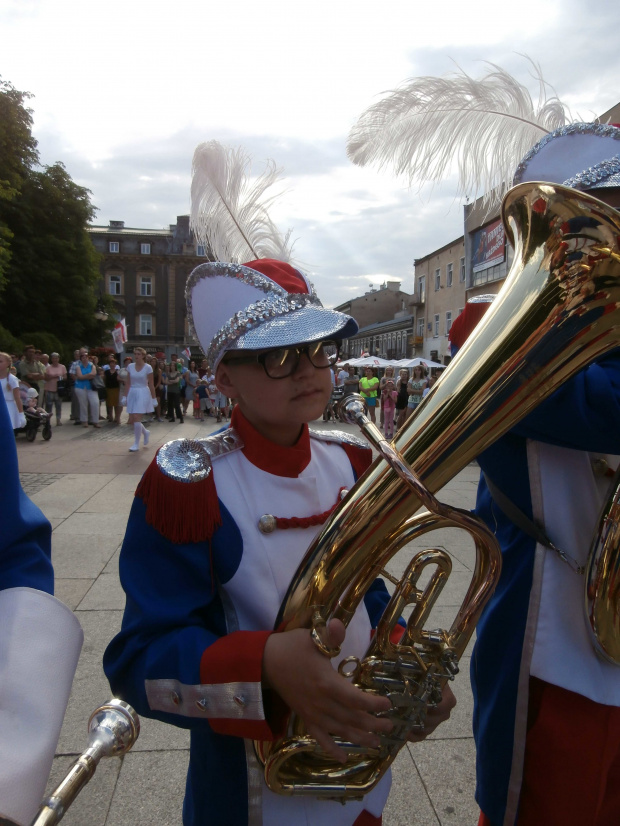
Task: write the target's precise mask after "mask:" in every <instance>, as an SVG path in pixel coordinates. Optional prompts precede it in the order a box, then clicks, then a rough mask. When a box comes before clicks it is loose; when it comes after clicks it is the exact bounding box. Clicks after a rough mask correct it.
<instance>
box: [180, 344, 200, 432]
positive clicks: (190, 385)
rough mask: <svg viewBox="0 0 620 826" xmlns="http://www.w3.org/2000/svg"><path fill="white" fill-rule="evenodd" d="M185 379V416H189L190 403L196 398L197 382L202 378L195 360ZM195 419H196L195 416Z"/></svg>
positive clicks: (185, 374)
mask: <svg viewBox="0 0 620 826" xmlns="http://www.w3.org/2000/svg"><path fill="white" fill-rule="evenodd" d="M183 378H184V379H185V391H184V393H183V415H187V408H188V407H189V403H190V401H191V400H192V399H193V398H194V393H195V392H196V382H197V381H198V379H199V378H200V376H199V375H198V369H197V367H196V362H195V361H194V360H193V359H192V360H191V361H190V363H189V366H188V368H187V371H186V372H185V373H184V375H183ZM194 418H196V417H195V416H194Z"/></svg>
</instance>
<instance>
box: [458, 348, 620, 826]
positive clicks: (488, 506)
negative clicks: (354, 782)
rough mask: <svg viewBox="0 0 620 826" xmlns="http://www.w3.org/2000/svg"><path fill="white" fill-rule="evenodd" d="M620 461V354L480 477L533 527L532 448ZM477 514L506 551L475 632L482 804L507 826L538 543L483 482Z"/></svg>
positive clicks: (495, 452)
mask: <svg viewBox="0 0 620 826" xmlns="http://www.w3.org/2000/svg"><path fill="white" fill-rule="evenodd" d="M527 439H534V440H537V441H540V442H545V443H548V444H553V445H558V446H561V447H568V448H574V449H577V450H584V451H590V452H601V453H612V454H618V453H620V351H619V350H614V351H613V352H612V353H610V354H609V355H608V356H607V357H605V358H604V359H601V360H600V361H599V362H598V363H596V364H593V365H591V366H590V367H589V368H587V369H585V370H583V371H581V372H580V373H579V374H578V375H577V376H575V377H574V378H573V379H571V380H570V381H569V382H567V383H566V384H565V385H563V386H562V387H561V388H560V389H559V390H558V391H556V392H555V393H554V394H553V395H552V396H551V397H549V398H548V399H547V400H546V401H545V402H543V403H542V404H541V405H539V407H537V408H536V409H535V410H534V411H533V412H532V413H530V414H529V415H528V416H527V417H526V419H525V420H524V421H523V422H522V423H521V424H520V425H518V426H517V427H515V428H514V429H513V430H512V431H511V432H509V433H508V434H506V435H505V436H503V437H502V438H501V439H499V440H498V441H497V442H496V443H495V444H493V445H492V446H491V447H490V448H489V449H488V450H486V451H485V452H484V453H483V454H481V455H480V456H479V457H478V461H479V464H480V467H481V469H482V471H483V472H484V473H485V474H487V475H488V476H489V478H490V479H491V480H492V481H493V482H494V483H495V484H496V485H497V486H498V487H499V488H500V489H501V490H502V491H503V492H504V493H505V494H506V495H507V496H508V497H509V498H510V499H511V500H512V501H513V503H514V504H515V505H517V507H519V508H520V509H521V510H522V511H523V512H524V513H525V514H526V515H527V516H528V517H529V518H530V519H532V500H531V494H530V486H529V476H528V463H527V454H526V440H527ZM476 513H477V515H478V516H480V517H481V518H482V519H483V520H484V521H485V523H486V524H487V525H488V526H489V528H490V529H491V530H492V531H493V532H494V533H495V535H496V537H497V539H498V540H499V542H500V545H501V548H502V563H503V567H502V573H501V577H500V581H499V584H498V587H497V589H496V591H495V593H494V595H493V597H492V598H491V600H490V602H489V603H488V605H487V606H486V608H485V610H484V612H483V614H482V617H481V619H480V621H479V623H478V627H477V642H476V646H475V648H474V652H473V657H472V662H471V680H472V686H473V692H474V737H475V740H476V800H477V802H478V804H479V805H480V808H481V809H482V811H483V812H484V813H485V814H486V815H487V817H489V818H490V820H491V823H492V825H493V826H502V824H504V816H505V808H506V801H507V796H508V782H509V778H510V774H511V768H512V761H513V746H514V728H515V717H516V708H517V693H518V692H517V687H518V677H519V669H520V664H521V656H522V650H523V642H524V635H525V625H526V619H527V615H528V608H529V600H530V590H531V587H532V575H533V567H534V554H535V542H534V540H533V539H532V538H530V537H529V536H527V535H526V534H524V533H523V532H522V531H521V530H519V528H517V527H516V526H515V525H514V524H513V523H512V522H511V521H510V520H509V519H508V517H506V516H505V515H504V513H503V512H502V511H501V509H500V508H499V507H498V506H497V505H496V504H495V503H494V502H493V500H492V498H491V496H490V493H489V490H488V488H487V486H486V483H485V480H484V476H482V477H481V480H480V484H479V488H478V497H477V503H476Z"/></svg>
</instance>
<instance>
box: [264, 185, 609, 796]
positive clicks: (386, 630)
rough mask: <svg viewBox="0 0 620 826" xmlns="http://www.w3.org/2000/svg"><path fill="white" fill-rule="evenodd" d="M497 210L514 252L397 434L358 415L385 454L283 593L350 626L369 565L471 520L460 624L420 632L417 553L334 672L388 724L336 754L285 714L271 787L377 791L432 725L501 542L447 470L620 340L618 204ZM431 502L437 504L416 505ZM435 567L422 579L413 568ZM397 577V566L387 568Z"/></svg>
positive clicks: (427, 603)
mask: <svg viewBox="0 0 620 826" xmlns="http://www.w3.org/2000/svg"><path fill="white" fill-rule="evenodd" d="M502 218H503V221H504V225H505V227H506V232H507V234H508V237H509V239H510V241H511V243H512V244H513V246H514V247H515V260H514V263H513V266H512V268H511V271H510V273H509V275H508V277H507V279H506V282H505V284H504V286H503V287H502V290H501V292H500V294H499V296H498V298H497V299H496V301H495V302H494V303H493V305H492V306H491V308H490V309H489V311H488V312H487V313H486V315H485V316H484V318H483V320H482V321H481V323H480V324H479V325H478V327H477V328H476V330H475V332H474V334H473V335H472V336H471V337H470V339H469V341H467V343H466V344H465V345H464V346H463V348H462V349H461V350H460V352H459V353H458V354H457V356H456V358H455V359H454V360H453V362H452V363H451V364H450V366H449V367H448V369H447V370H446V371H445V372H444V375H443V376H442V377H441V379H440V381H439V382H438V383H437V384H436V385H435V386H434V387H433V389H432V391H431V392H430V393H429V395H428V396H427V397H426V399H425V400H424V401H423V402H422V404H420V406H419V407H418V408H417V409H416V411H415V413H414V415H413V416H412V417H411V418H410V419H409V420H408V422H407V423H406V425H405V426H404V427H403V428H402V430H401V431H400V432H399V433H398V434H397V437H396V439H395V441H394V442H393V443H392V444H389V445H388V444H387V443H386V442H385V441H383V442H382V444H380V443H379V442H380V441H381V440H382V437H377V436H376V433H374V432H373V430H372V427H371V426H370V425H369V423H367V421H365V418H364V416H363V414H362V413H361V411H360V410H358V409H356V408H355V405H353V407H352V409H351V410H350V416H351V417H352V418H353V419H356V420H358V421H359V422H360V424H361V425H362V427H363V429H364V431H365V432H366V433H367V434H368V435H370V437H371V438H376V439H377V443H376V446H377V448H378V449H379V450H380V453H381V456H380V457H379V458H378V459H377V460H376V461H375V462H374V463H373V465H372V467H371V468H369V470H368V471H367V472H366V473H365V474H364V476H362V477H361V478H360V479H359V480H358V482H357V484H356V485H355V486H354V487H353V489H352V490H351V491H350V493H349V495H348V496H347V497H346V498H345V500H344V501H343V502H342V503H341V504H340V505H339V506H338V508H337V509H336V511H335V512H334V514H333V515H332V517H331V518H330V519H329V521H328V522H327V523H326V524H325V526H324V527H323V529H322V531H321V532H320V534H319V535H318V536H317V537H316V539H315V540H314V542H313V543H312V545H311V546H310V548H309V549H308V552H307V553H306V555H305V557H304V559H303V561H302V563H301V565H300V567H299V568H298V570H297V573H296V575H295V577H294V578H293V581H292V582H291V585H290V587H289V590H288V593H287V595H286V597H285V599H284V601H283V603H282V606H281V609H280V613H279V617H278V620H277V623H276V627H277V628H278V629H279V630H290V629H293V628H300V627H305V628H309V629H311V632H312V634H313V635H314V636H315V637H318V639H319V641H320V637H321V630H322V628H323V627H324V625H325V623H326V622H328V621H329V620H330V619H331V618H338V619H340V620H342V622H343V623H344V624H345V625H347V623H348V621H349V620H350V618H351V617H352V616H353V614H354V612H355V610H356V608H357V607H358V605H359V604H360V602H361V601H362V600H363V597H364V595H365V593H366V591H367V590H368V588H369V587H370V585H371V583H372V582H373V581H374V579H375V578H376V577H377V576H378V575H380V574H381V573H382V572H384V573H385V567H386V565H387V564H388V562H389V560H390V559H391V558H392V556H393V555H394V554H395V553H396V552H397V551H398V550H399V549H400V548H401V547H402V546H403V545H405V544H406V543H407V542H409V541H411V540H412V539H414V538H415V537H417V536H419V535H421V534H423V533H426V532H427V531H429V530H432V529H434V528H436V527H443V526H444V525H446V524H453V523H454V522H457V523H459V524H463V523H467V524H466V525H465V527H466V528H467V529H471V530H472V532H473V535H474V539H475V541H476V547H477V561H476V568H475V571H474V575H473V577H472V581H471V584H470V587H469V590H468V593H467V595H466V597H465V601H464V603H463V605H462V606H461V608H460V610H459V612H458V614H457V616H456V618H455V620H454V622H453V624H452V626H451V627H450V628H449V629H439V630H436V631H432V632H430V631H426V630H424V626H425V624H426V620H427V616H428V614H429V613H430V610H431V608H432V605H433V602H434V600H435V598H436V595H437V592H438V590H439V589H440V588H441V587H442V582H443V581H444V579H445V578H446V576H447V575H448V574H449V568H450V561H449V557H448V556H447V555H446V554H445V553H444V552H440V551H427V552H423V553H422V554H421V555H418V557H416V558H414V559H413V560H412V562H411V563H410V565H409V568H408V570H407V572H406V574H405V576H404V577H403V579H402V580H401V581H399V582H396V583H394V584H395V592H394V596H393V597H392V600H391V602H390V605H389V606H388V608H387V609H386V612H385V613H384V617H383V619H382V621H381V623H380V627H379V629H378V631H377V634H376V636H375V639H374V641H373V642H372V643H371V646H370V648H369V650H368V651H367V653H366V656H365V657H363V658H362V660H361V661H358V660H356V661H354V662H348V663H347V662H345V663H344V665H342V666H341V672H342V673H344V674H345V675H347V676H351V677H352V680H353V682H354V683H355V684H357V685H359V686H360V687H361V688H365V689H367V690H371V691H374V692H379V693H382V694H384V695H387V696H389V697H390V699H391V700H392V703H393V706H394V710H393V712H391V713H390V716H391V718H392V720H393V721H394V722H395V728H394V730H393V731H392V732H391V733H390V735H389V736H387V737H385V738H384V739H383V744H382V746H381V747H380V748H379V749H376V750H368V749H361V748H359V747H357V746H354V745H352V744H340V745H341V746H342V747H343V749H344V750H345V752H347V754H348V755H349V757H348V760H347V762H346V764H344V765H340V764H336V763H335V761H333V760H332V759H331V758H329V757H328V756H327V755H325V754H324V753H323V752H322V751H321V749H320V748H319V747H318V745H317V744H316V742H315V741H314V740H312V738H310V737H309V736H308V735H307V733H306V732H305V729H304V726H303V722H302V721H300V720H299V719H296V718H295V715H292V718H291V721H290V725H289V733H288V735H287V736H286V737H285V738H283V739H282V740H280V741H277V742H275V743H265V742H257V743H256V744H255V746H256V751H257V754H258V756H259V759H260V760H261V761H262V762H263V763H264V766H265V779H266V782H267V785H268V786H269V787H270V788H271V789H272V790H273V791H276V792H279V793H282V794H296V793H305V794H313V795H317V796H324V797H330V798H339V799H342V800H345V799H347V798H353V797H359V796H360V795H362V794H365V793H367V792H368V791H370V790H371V789H372V788H373V787H374V786H375V785H376V783H377V782H378V781H379V780H380V778H381V777H382V776H383V774H384V773H385V771H386V770H387V768H388V767H389V765H390V764H391V763H392V761H393V760H394V758H395V757H396V754H397V753H398V751H399V749H400V748H401V747H402V746H403V745H404V743H405V742H406V739H407V736H408V734H409V732H410V731H412V730H416V729H418V730H419V729H421V728H423V724H424V716H425V712H426V708H427V707H428V706H432V705H433V704H435V703H436V702H437V700H438V698H439V695H440V692H441V688H442V687H443V685H444V684H445V682H446V680H447V679H449V678H450V676H451V675H452V674H454V673H455V671H456V670H457V669H458V658H459V657H460V656H461V654H462V652H463V650H464V649H465V646H466V645H467V642H468V640H469V638H470V636H471V634H472V633H473V630H474V628H475V625H476V622H477V619H478V617H479V616H480V613H481V611H482V609H483V607H484V605H485V603H486V601H487V600H488V598H489V597H490V595H491V593H492V591H493V588H494V587H495V583H496V581H497V578H498V576H499V569H500V562H499V556H500V555H499V551H498V548H497V545H496V543H495V541H494V539H493V537H492V536H490V534H489V532H488V531H487V530H486V528H485V527H484V526H483V525H482V524H481V523H479V522H478V520H475V519H474V518H473V517H472V516H471V515H470V514H468V513H465V512H458V511H453V510H449V509H447V508H446V507H445V506H443V505H440V504H439V503H437V502H436V500H435V498H434V495H433V494H434V493H436V492H437V491H438V490H440V489H441V488H442V487H443V486H444V485H445V484H446V483H447V482H448V481H449V480H450V479H452V478H453V477H454V476H455V475H456V474H457V473H459V471H460V470H462V469H463V468H464V467H465V466H466V465H467V464H468V463H469V462H470V461H472V460H473V459H475V457H476V456H478V455H479V454H480V453H481V452H482V451H483V450H485V449H486V448H487V447H488V446H489V445H490V444H492V443H493V442H494V441H496V440H497V439H498V438H499V437H500V436H502V435H503V434H504V433H506V432H507V431H508V430H509V429H510V428H512V427H514V425H516V424H517V423H518V422H519V421H520V420H521V419H523V417H524V416H526V415H527V414H528V413H529V412H530V411H531V410H532V409H533V408H534V407H536V405H538V404H539V403H540V402H541V401H542V400H543V399H545V398H547V396H549V395H550V394H551V393H553V392H554V391H555V390H556V389H557V388H558V387H559V386H560V385H561V384H562V383H563V382H565V381H566V380H567V379H569V378H570V377H571V376H573V375H574V374H575V373H577V372H578V371H579V370H581V369H582V368H584V367H585V366H587V365H588V364H590V363H591V362H592V361H594V360H596V359H597V358H599V357H600V356H602V355H603V354H604V353H606V352H607V351H609V350H611V349H613V348H615V347H617V346H618V330H617V327H618V323H619V319H618V312H617V310H618V306H619V303H620V277H619V276H620V254H619V251H618V238H619V237H620V215H619V214H618V213H617V212H616V211H615V210H613V209H611V208H610V207H608V206H606V205H605V204H603V203H602V202H601V201H598V200H597V199H595V198H592V197H591V196H589V195H585V194H583V193H580V192H578V191H576V190H573V189H567V188H565V187H561V186H555V185H551V184H543V183H527V184H521V185H519V186H517V187H515V188H514V189H512V190H511V191H510V192H509V193H508V195H507V196H506V198H505V200H504V204H503V207H502ZM422 505H425V506H426V507H427V508H428V509H429V511H435V513H431V512H429V511H423V512H422V513H421V514H420V515H418V516H416V515H415V514H416V512H417V511H418V509H419V508H420V507H421V506H422ZM429 565H431V566H434V568H435V570H434V573H433V575H432V577H431V580H430V583H429V584H428V585H427V586H426V588H424V589H421V588H419V587H418V580H419V578H420V576H421V574H422V572H423V570H424V568H426V567H427V566H429ZM388 578H391V577H389V576H388ZM407 604H413V612H412V614H411V617H410V619H409V621H408V623H407V629H406V631H405V634H404V636H403V638H402V639H401V641H400V643H396V644H395V643H392V642H390V631H391V628H392V627H393V625H394V624H395V622H396V621H397V619H398V616H399V615H400V612H401V611H402V608H403V607H404V606H405V605H407Z"/></svg>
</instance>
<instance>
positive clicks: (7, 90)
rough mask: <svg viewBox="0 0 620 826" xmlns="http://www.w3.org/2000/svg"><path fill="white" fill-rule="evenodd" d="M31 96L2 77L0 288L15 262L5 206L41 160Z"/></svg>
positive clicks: (11, 234)
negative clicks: (5, 216)
mask: <svg viewBox="0 0 620 826" xmlns="http://www.w3.org/2000/svg"><path fill="white" fill-rule="evenodd" d="M30 97H31V96H30V95H29V94H28V93H27V92H18V91H17V89H15V88H14V87H13V86H12V85H11V84H10V83H8V82H7V81H4V80H2V79H1V78H0V289H1V288H2V285H3V283H4V279H5V274H6V269H7V266H8V263H9V261H10V259H11V240H12V238H13V233H12V232H11V230H10V228H9V227H8V226H7V224H6V222H5V220H4V217H3V212H4V209H3V207H4V206H6V204H8V203H9V202H11V201H13V200H15V198H16V197H17V196H18V195H19V193H20V192H21V189H22V184H23V182H24V180H25V179H26V178H27V176H28V174H29V172H30V170H31V169H32V167H33V166H34V165H35V164H36V163H37V162H38V160H39V156H38V153H37V142H36V140H35V139H34V138H33V136H32V110H31V109H28V108H27V107H26V105H25V102H26V100H28V98H30Z"/></svg>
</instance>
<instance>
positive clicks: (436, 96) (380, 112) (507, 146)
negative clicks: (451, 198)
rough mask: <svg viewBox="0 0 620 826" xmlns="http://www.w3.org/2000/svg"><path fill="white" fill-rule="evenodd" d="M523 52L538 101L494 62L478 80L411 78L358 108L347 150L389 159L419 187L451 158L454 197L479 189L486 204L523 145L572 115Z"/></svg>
mask: <svg viewBox="0 0 620 826" xmlns="http://www.w3.org/2000/svg"><path fill="white" fill-rule="evenodd" d="M526 59H527V60H529V62H530V64H531V66H532V73H533V76H534V77H535V79H536V80H537V82H538V87H539V98H538V104H537V106H534V104H533V102H532V98H531V96H530V93H529V91H528V90H527V88H526V87H525V86H523V85H521V84H520V83H519V82H518V81H517V80H516V79H515V78H514V77H512V75H510V74H509V73H508V72H507V71H505V70H504V69H502V68H501V67H500V66H496V65H495V64H494V63H487V64H486V65H487V66H489V67H490V71H489V72H488V74H486V75H485V76H484V77H482V78H481V79H480V80H475V79H474V78H472V77H470V76H469V75H468V74H466V73H465V72H464V71H462V70H461V69H459V70H458V71H457V72H455V73H453V74H451V75H447V76H446V77H417V78H413V79H411V80H408V81H406V82H405V83H404V84H402V85H401V86H400V87H399V88H398V89H396V90H394V91H391V92H387V93H386V95H385V97H383V99H382V100H380V101H378V102H377V103H375V104H373V105H372V106H370V107H369V108H368V109H367V110H366V111H365V112H364V113H363V114H362V115H361V117H360V118H359V120H358V122H357V123H356V124H355V126H354V127H353V128H352V129H351V132H350V133H349V140H348V143H347V153H348V155H349V157H350V158H351V160H352V161H353V163H355V164H358V165H360V166H365V165H366V164H371V163H376V164H378V165H379V166H380V167H383V166H388V165H389V166H392V167H393V169H394V171H395V172H396V173H397V174H398V175H405V176H406V177H407V178H408V180H409V184H410V185H412V184H413V183H414V182H417V183H418V184H419V185H420V186H421V185H422V184H423V183H424V182H427V181H433V182H437V181H440V180H442V179H443V178H445V177H446V176H447V174H448V173H449V172H450V170H451V169H452V168H453V164H456V165H457V166H458V172H459V182H458V191H457V196H460V197H470V198H472V199H473V198H475V197H477V196H478V195H481V194H484V196H485V202H486V206H487V209H488V210H490V209H492V208H493V206H495V205H496V204H497V203H498V202H499V201H501V199H502V197H503V196H504V194H505V193H506V191H507V190H508V189H509V188H510V183H511V180H512V176H513V174H514V171H515V168H516V166H517V164H518V163H519V161H520V160H521V158H522V157H523V156H524V155H525V154H526V153H527V152H528V150H529V149H531V148H532V146H534V144H536V143H537V142H538V141H539V140H540V139H541V138H542V137H543V136H544V135H545V134H547V133H548V132H551V131H553V130H554V129H558V128H559V127H560V126H563V125H564V124H565V123H566V122H567V121H569V120H571V118H570V112H569V110H568V107H567V106H565V105H564V104H563V103H562V102H561V101H560V100H558V98H557V97H556V95H555V93H554V94H553V95H552V96H551V97H548V95H547V91H548V89H549V86H548V84H547V83H546V82H545V80H544V78H543V76H542V72H541V69H540V66H538V65H537V64H535V63H534V62H533V61H532V60H530V58H526ZM551 91H553V90H551Z"/></svg>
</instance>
